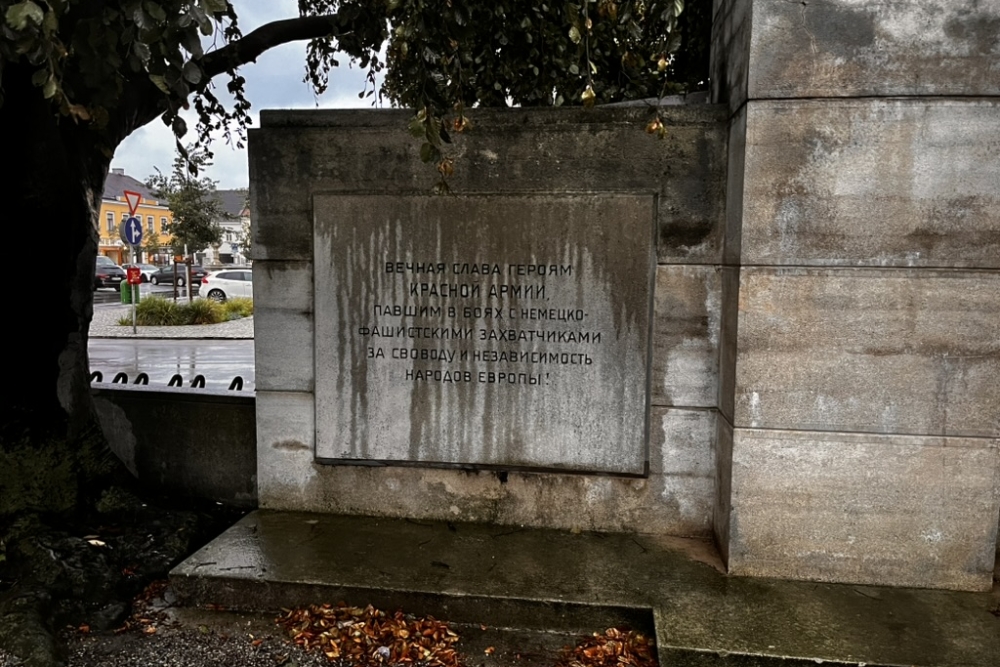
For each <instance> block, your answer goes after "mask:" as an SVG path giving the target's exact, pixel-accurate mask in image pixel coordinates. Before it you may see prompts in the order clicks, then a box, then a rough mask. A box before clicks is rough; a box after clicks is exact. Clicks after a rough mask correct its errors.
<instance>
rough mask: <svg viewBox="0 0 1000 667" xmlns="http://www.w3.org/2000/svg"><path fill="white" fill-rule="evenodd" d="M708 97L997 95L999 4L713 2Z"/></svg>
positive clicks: (975, 0) (735, 104)
mask: <svg viewBox="0 0 1000 667" xmlns="http://www.w3.org/2000/svg"><path fill="white" fill-rule="evenodd" d="M714 11H715V15H714V23H713V40H714V44H713V53H712V55H713V63H712V84H713V93H714V95H713V99H716V100H718V101H723V102H725V101H728V102H729V103H730V107H731V108H732V109H734V110H735V109H737V108H739V106H740V105H742V104H743V102H745V101H746V100H747V99H751V100H754V99H776V98H809V97H875V96H942V95H958V96H969V95H982V96H986V95H997V94H1000V59H998V55H1000V41H998V40H997V34H998V33H1000V6H998V5H997V4H996V3H995V2H983V1H981V0H904V1H902V2H892V3H887V2H883V1H881V0H823V1H822V2H789V1H788V0H715V2H714Z"/></svg>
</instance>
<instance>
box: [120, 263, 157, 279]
mask: <svg viewBox="0 0 1000 667" xmlns="http://www.w3.org/2000/svg"><path fill="white" fill-rule="evenodd" d="M130 266H134V267H136V268H138V269H139V277H140V278H141V279H142V282H144V283H148V282H149V277H150V276H152V275H153V274H154V273H156V272H157V271H159V270H160V267H158V266H154V265H152V264H126V265H125V266H123V267H122V268H123V269H125V270H126V273H127V272H128V267H130Z"/></svg>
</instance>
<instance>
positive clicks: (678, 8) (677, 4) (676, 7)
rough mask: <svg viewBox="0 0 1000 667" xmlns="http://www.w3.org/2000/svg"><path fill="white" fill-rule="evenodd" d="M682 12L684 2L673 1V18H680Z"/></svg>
mask: <svg viewBox="0 0 1000 667" xmlns="http://www.w3.org/2000/svg"><path fill="white" fill-rule="evenodd" d="M683 11H684V0H674V16H680V14H681V12H683Z"/></svg>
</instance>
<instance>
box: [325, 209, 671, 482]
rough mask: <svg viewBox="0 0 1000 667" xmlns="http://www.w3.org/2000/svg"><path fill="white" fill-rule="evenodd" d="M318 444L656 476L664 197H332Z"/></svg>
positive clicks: (340, 456)
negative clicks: (654, 356)
mask: <svg viewBox="0 0 1000 667" xmlns="http://www.w3.org/2000/svg"><path fill="white" fill-rule="evenodd" d="M314 205H315V208H316V215H315V238H314V241H315V245H314V248H315V272H314V275H315V303H316V407H317V411H316V414H317V452H316V454H317V457H318V458H319V459H320V460H333V461H351V460H358V461H385V462H418V463H419V462H424V463H434V464H439V463H455V464H484V465H501V466H526V467H545V468H552V467H554V468H569V469H574V470H585V471H607V472H622V473H641V472H643V470H644V464H645V460H646V457H645V452H646V442H645V438H646V430H647V424H646V421H647V411H648V406H647V394H648V388H647V385H648V355H649V349H648V348H649V319H650V318H649V309H650V299H651V291H652V278H653V269H654V256H653V247H652V236H653V234H652V229H653V215H654V214H653V210H654V209H653V201H652V198H651V197H649V196H638V195H590V196H582V195H575V196H541V195H535V196H503V197H448V198H443V197H442V198H438V197H416V196H415V197H382V198H378V199H374V200H373V199H372V198H370V197H359V196H353V195H336V196H317V197H316V199H315V201H314Z"/></svg>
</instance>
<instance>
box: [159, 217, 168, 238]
mask: <svg viewBox="0 0 1000 667" xmlns="http://www.w3.org/2000/svg"><path fill="white" fill-rule="evenodd" d="M166 230H167V219H166V218H160V233H161V234H162V233H163V232H165V231H166Z"/></svg>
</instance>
